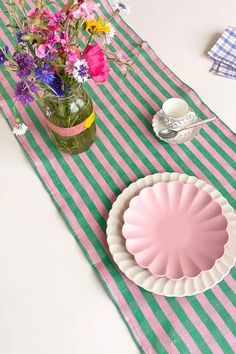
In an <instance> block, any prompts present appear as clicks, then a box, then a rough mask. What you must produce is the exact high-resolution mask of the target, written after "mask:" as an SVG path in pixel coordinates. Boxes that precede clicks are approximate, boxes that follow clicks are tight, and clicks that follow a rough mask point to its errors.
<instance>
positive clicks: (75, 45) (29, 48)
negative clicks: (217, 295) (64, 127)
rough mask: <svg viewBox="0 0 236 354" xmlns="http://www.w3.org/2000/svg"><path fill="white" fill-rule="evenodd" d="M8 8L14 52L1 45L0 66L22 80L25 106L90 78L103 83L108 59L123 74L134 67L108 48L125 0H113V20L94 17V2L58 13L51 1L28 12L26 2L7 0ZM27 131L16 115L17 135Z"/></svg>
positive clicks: (75, 2) (78, 1)
mask: <svg viewBox="0 0 236 354" xmlns="http://www.w3.org/2000/svg"><path fill="white" fill-rule="evenodd" d="M6 4H7V9H8V10H7V13H6V14H7V16H8V18H9V22H10V23H9V27H10V28H11V29H12V31H13V34H14V37H15V43H16V45H15V48H14V49H13V50H9V48H8V47H7V46H2V47H0V65H2V64H5V65H4V67H7V68H8V69H10V70H13V71H15V73H16V75H17V77H18V79H19V80H18V82H17V83H16V87H15V98H14V101H19V102H20V103H22V104H23V105H27V104H29V103H31V102H33V101H34V100H35V99H36V100H40V101H42V100H44V99H45V98H46V97H48V96H51V95H54V96H66V95H69V94H71V92H72V93H73V91H74V90H76V87H78V85H79V84H83V83H84V82H85V81H87V80H88V79H89V78H92V79H93V80H94V81H95V82H96V83H97V84H100V83H104V82H105V81H106V80H107V79H108V74H109V70H110V67H109V60H113V61H115V62H116V63H117V64H118V65H120V67H121V69H122V71H123V73H125V74H126V73H127V71H128V70H129V69H130V68H132V65H133V64H134V61H132V60H129V59H128V58H127V57H126V56H125V55H124V53H122V52H112V51H111V50H109V45H110V44H111V40H112V38H113V37H114V36H115V33H116V31H115V28H114V27H113V25H112V24H111V22H110V21H111V18H112V17H113V16H115V15H117V14H119V13H120V12H123V13H127V12H128V7H127V5H126V4H124V3H123V2H121V1H117V0H116V1H114V3H113V5H114V12H113V15H112V16H111V17H110V18H109V19H104V18H101V17H98V16H97V15H96V13H97V11H98V9H99V6H100V5H99V3H95V2H94V1H93V0H68V2H67V4H65V5H64V6H63V7H62V8H60V9H57V10H55V11H52V9H53V8H54V5H53V3H52V2H50V1H47V0H35V1H34V4H35V7H34V8H33V9H31V10H30V11H27V6H26V4H25V1H24V0H18V1H12V0H8V1H6ZM26 130H27V127H26V126H25V125H24V123H22V122H21V121H20V119H19V118H18V117H16V127H15V128H14V133H15V134H17V135H21V134H24V133H25V131H26Z"/></svg>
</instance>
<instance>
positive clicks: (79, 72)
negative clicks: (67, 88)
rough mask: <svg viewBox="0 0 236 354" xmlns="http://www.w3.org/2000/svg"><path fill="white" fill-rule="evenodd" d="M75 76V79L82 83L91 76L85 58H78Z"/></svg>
mask: <svg viewBox="0 0 236 354" xmlns="http://www.w3.org/2000/svg"><path fill="white" fill-rule="evenodd" d="M73 76H74V78H75V80H77V81H78V82H80V83H83V82H85V81H87V80H88V76H89V67H88V63H87V61H86V60H85V59H82V60H80V59H78V60H77V61H76V63H75V65H74V70H73Z"/></svg>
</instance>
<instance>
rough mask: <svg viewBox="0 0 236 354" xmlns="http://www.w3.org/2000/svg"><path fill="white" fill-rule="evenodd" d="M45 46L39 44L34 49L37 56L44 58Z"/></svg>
mask: <svg viewBox="0 0 236 354" xmlns="http://www.w3.org/2000/svg"><path fill="white" fill-rule="evenodd" d="M46 49H47V46H46V45H45V44H40V46H39V47H38V48H37V49H36V50H35V54H36V56H37V57H38V58H41V59H42V58H45V57H46V53H45V51H46Z"/></svg>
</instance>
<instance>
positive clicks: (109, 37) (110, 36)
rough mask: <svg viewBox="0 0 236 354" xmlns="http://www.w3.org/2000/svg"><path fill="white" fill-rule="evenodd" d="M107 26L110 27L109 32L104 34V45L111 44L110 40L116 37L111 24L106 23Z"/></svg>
mask: <svg viewBox="0 0 236 354" xmlns="http://www.w3.org/2000/svg"><path fill="white" fill-rule="evenodd" d="M108 25H109V26H110V31H109V32H107V33H106V34H105V43H106V44H108V45H109V44H111V39H112V38H114V36H115V35H116V29H115V27H114V26H113V25H112V24H111V23H108Z"/></svg>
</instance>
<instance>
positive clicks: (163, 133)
mask: <svg viewBox="0 0 236 354" xmlns="http://www.w3.org/2000/svg"><path fill="white" fill-rule="evenodd" d="M215 119H216V117H212V118H208V119H205V120H202V121H200V122H197V123H193V124H191V125H188V126H187V127H185V128H183V129H181V130H178V131H177V130H172V129H162V130H160V131H159V132H158V135H159V136H160V137H161V138H163V139H170V138H175V137H176V135H177V134H179V132H182V131H183V130H187V129H190V128H194V127H197V126H198V125H203V124H207V123H209V122H212V121H213V120H215Z"/></svg>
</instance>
